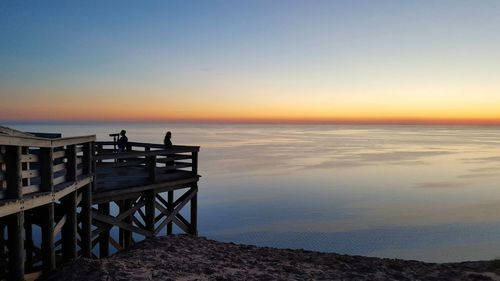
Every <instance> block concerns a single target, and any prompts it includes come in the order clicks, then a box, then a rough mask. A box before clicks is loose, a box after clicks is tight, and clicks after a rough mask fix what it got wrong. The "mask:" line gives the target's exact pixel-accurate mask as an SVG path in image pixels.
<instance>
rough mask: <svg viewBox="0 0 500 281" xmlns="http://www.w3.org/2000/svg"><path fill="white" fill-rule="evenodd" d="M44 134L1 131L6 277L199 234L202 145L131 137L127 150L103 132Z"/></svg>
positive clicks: (0, 239)
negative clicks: (104, 138)
mask: <svg viewBox="0 0 500 281" xmlns="http://www.w3.org/2000/svg"><path fill="white" fill-rule="evenodd" d="M39 136H40V134H39ZM41 136H44V137H37V135H36V134H26V133H22V132H19V131H15V130H7V129H5V128H3V127H2V130H0V280H1V279H5V278H7V279H8V280H33V279H35V278H37V277H38V276H40V274H42V273H43V272H48V271H50V270H53V269H54V268H56V267H57V266H58V265H59V264H61V263H62V262H65V261H68V260H71V259H74V258H76V257H77V256H84V257H105V256H108V255H109V254H110V252H111V251H113V250H112V249H114V250H122V249H124V248H126V247H128V246H130V245H132V244H134V243H135V242H136V241H137V239H139V240H140V239H143V238H144V237H152V236H156V235H160V234H163V233H164V234H167V235H169V234H172V233H174V232H184V233H189V234H193V235H197V192H198V181H199V179H200V176H199V175H198V169H197V167H198V151H199V147H196V146H173V147H172V148H169V149H164V146H163V145H161V144H150V143H136V142H131V143H129V144H130V148H131V149H130V150H129V151H126V152H120V153H118V152H117V151H116V150H115V147H116V145H115V143H114V142H96V138H95V136H84V137H73V138H61V137H60V135H59V134H43V135H41ZM187 206H189V208H188V210H187V211H186V210H184V209H186V207H187ZM174 227H175V229H174ZM113 229H116V230H118V237H115V236H113V235H111V233H116V232H115V231H113ZM162 231H164V232H162ZM141 237H142V238H141Z"/></svg>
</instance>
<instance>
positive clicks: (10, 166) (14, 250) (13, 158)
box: [5, 146, 25, 280]
mask: <svg viewBox="0 0 500 281" xmlns="http://www.w3.org/2000/svg"><path fill="white" fill-rule="evenodd" d="M5 157H6V161H5V162H6V175H5V176H6V182H7V189H6V190H5V195H6V198H8V199H22V196H23V191H22V163H21V147H20V146H7V150H6V153H5ZM7 220H8V230H7V231H8V239H9V240H8V248H9V280H24V260H25V251H24V235H25V234H24V212H22V211H21V212H19V213H16V214H12V215H10V216H8V218H7Z"/></svg>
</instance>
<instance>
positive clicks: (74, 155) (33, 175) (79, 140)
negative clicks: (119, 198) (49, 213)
mask: <svg viewBox="0 0 500 281" xmlns="http://www.w3.org/2000/svg"><path fill="white" fill-rule="evenodd" d="M95 140H96V137H95V135H89V136H78V137H67V138H54V139H47V138H40V137H31V136H18V135H16V136H12V135H0V203H1V202H2V201H4V200H21V199H26V198H23V197H24V196H25V195H36V194H37V193H40V194H42V193H47V192H48V193H52V192H57V191H59V190H61V189H64V188H66V187H69V186H71V185H72V184H76V182H77V181H79V180H82V179H83V178H85V181H86V182H87V181H92V174H93V171H92V167H93V163H92V156H93V153H94V152H93V148H94V145H93V144H94V142H95ZM82 184H83V183H78V184H77V185H78V186H81V185H82ZM24 201H26V200H24ZM24 201H23V202H24Z"/></svg>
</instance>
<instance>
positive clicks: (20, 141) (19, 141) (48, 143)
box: [0, 134, 96, 147]
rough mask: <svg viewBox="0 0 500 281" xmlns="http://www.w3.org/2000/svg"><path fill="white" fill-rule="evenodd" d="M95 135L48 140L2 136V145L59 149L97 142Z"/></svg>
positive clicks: (0, 143)
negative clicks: (58, 147)
mask: <svg viewBox="0 0 500 281" xmlns="http://www.w3.org/2000/svg"><path fill="white" fill-rule="evenodd" d="M95 140H96V136H95V135H88V136H78V137H67V138H55V139H46V138H39V137H29V136H10V135H1V134H0V145H11V146H34V147H57V146H64V145H73V144H79V143H84V142H95Z"/></svg>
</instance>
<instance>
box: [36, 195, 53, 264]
mask: <svg viewBox="0 0 500 281" xmlns="http://www.w3.org/2000/svg"><path fill="white" fill-rule="evenodd" d="M39 208H40V214H41V219H42V221H41V228H42V263H43V270H44V271H45V272H48V271H51V270H54V269H55V268H56V252H55V244H54V203H49V204H47V205H43V206H41V207H39Z"/></svg>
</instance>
